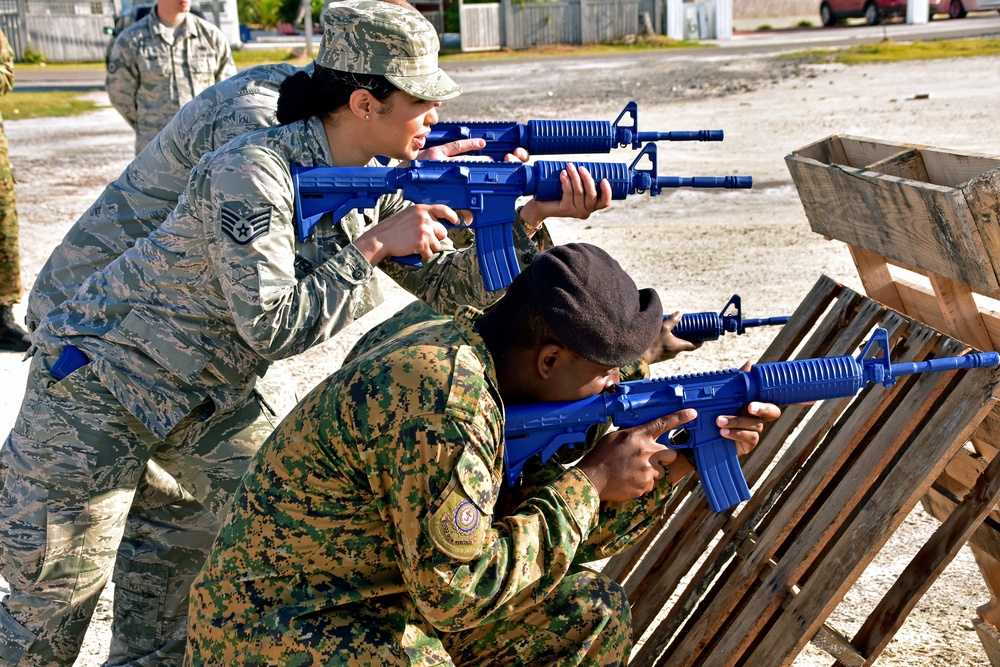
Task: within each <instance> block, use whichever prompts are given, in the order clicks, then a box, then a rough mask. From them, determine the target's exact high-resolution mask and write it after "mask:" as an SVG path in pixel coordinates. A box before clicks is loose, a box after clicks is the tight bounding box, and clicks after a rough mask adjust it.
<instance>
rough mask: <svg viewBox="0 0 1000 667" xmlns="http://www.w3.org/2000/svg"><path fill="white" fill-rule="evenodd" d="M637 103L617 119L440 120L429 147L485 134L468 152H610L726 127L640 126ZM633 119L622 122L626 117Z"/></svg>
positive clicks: (716, 137) (715, 133) (708, 134)
mask: <svg viewBox="0 0 1000 667" xmlns="http://www.w3.org/2000/svg"><path fill="white" fill-rule="evenodd" d="M638 115H639V105H638V104H636V102H635V101H632V102H629V103H628V104H626V105H625V108H624V109H622V112H621V113H620V114H618V118H616V119H615V121H614V122H608V121H606V120H529V121H528V122H527V123H524V124H521V123H517V122H514V121H495V120H494V121H455V122H439V123H437V124H435V125H433V126H432V127H431V133H430V135H428V137H427V142H426V144H425V148H431V147H433V146H440V145H442V144H447V143H450V142H452V141H458V140H460V139H483V140H485V141H486V147H485V148H482V149H479V150H476V151H469V152H468V153H465V154H466V155H487V156H489V157H491V158H493V159H494V160H503V159H504V157H506V156H507V154H508V153H513V152H514V150H515V149H517V148H523V149H525V150H527V151H528V153H529V154H531V155H578V154H581V153H610V152H611V151H612V150H614V149H615V148H625V147H628V146H631V147H632V148H633V149H638V148H640V147H641V146H642V145H643V144H647V143H649V142H652V141H722V140H723V138H724V133H723V131H722V130H674V131H671V132H640V131H639V117H638ZM626 116H627V117H628V119H630V122H629V123H625V122H623V121H624V120H625V118H626Z"/></svg>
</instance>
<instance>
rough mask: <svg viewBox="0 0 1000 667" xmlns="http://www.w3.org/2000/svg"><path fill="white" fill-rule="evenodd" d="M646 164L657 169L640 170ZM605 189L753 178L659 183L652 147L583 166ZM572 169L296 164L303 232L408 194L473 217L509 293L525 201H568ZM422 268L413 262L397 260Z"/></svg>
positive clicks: (486, 269) (490, 276)
mask: <svg viewBox="0 0 1000 667" xmlns="http://www.w3.org/2000/svg"><path fill="white" fill-rule="evenodd" d="M643 157H648V158H649V159H650V161H651V166H650V168H649V169H639V168H638V167H637V164H638V163H639V161H640V160H641V159H642V158H643ZM574 164H576V166H577V167H583V168H586V169H587V170H588V171H589V172H590V173H591V174H592V175H593V177H594V180H595V181H596V182H597V183H600V182H601V181H602V180H607V181H608V182H609V183H610V184H611V197H612V199H625V198H627V197H628V196H629V195H632V194H641V193H643V192H647V191H648V192H649V194H650V195H651V196H655V195H658V194H660V192H661V191H662V190H663V188H681V187H689V188H730V189H732V188H750V187H752V185H753V179H752V178H751V177H750V176H720V177H716V176H659V175H657V170H656V144H646V145H645V146H644V147H643V149H642V150H641V151H640V152H639V154H638V156H637V157H636V158H635V160H634V161H633V162H632V163H631V164H624V163H618V162H579V163H574ZM566 165H567V163H566V162H560V161H544V160H543V161H540V162H536V163H535V164H534V165H527V164H522V163H520V162H463V161H460V160H414V161H412V162H411V163H410V165H409V166H407V167H301V166H298V165H292V182H293V184H294V187H295V215H296V232H297V235H298V238H299V241H305V240H306V239H307V238H308V237H309V235H310V234H311V233H312V229H313V227H315V226H316V224H317V223H318V222H319V220H320V219H321V218H322V217H323V216H324V215H326V214H327V213H330V214H332V215H333V221H334V222H337V221H339V220H340V219H341V218H342V217H344V216H345V215H346V214H347V213H349V212H350V211H351V210H353V209H358V210H361V209H365V208H371V207H373V206H374V205H375V203H376V202H377V201H378V198H379V197H381V196H383V195H387V194H392V193H395V192H397V191H402V194H403V198H404V199H406V200H408V201H411V202H413V203H415V204H446V205H448V206H450V207H451V208H452V209H454V210H468V211H471V212H472V224H471V227H473V228H474V229H475V230H476V256H477V257H478V259H479V270H480V272H481V273H482V276H483V284H484V285H485V286H486V289H488V290H491V291H493V290H498V289H502V288H504V287H507V285H509V284H510V283H511V281H512V280H513V279H514V277H515V276H517V274H518V273H520V271H521V269H520V265H519V264H518V261H517V255H516V253H515V252H514V219H515V205H516V203H517V199H518V197H524V196H534V197H535V199H538V200H540V201H551V200H558V199H560V198H561V197H562V184H561V183H560V181H559V172H561V171H562V170H563V169H565V168H566ZM394 259H397V260H398V261H403V262H404V263H407V264H413V265H415V266H419V265H420V262H419V258H418V257H417V256H416V255H410V256H408V257H405V258H399V257H397V258H394Z"/></svg>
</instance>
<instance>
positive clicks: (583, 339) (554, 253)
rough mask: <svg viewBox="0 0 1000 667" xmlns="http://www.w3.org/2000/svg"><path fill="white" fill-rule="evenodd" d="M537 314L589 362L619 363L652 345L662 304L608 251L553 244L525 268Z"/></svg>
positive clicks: (651, 291)
mask: <svg viewBox="0 0 1000 667" xmlns="http://www.w3.org/2000/svg"><path fill="white" fill-rule="evenodd" d="M525 273H527V274H528V275H527V276H525V277H524V281H525V282H526V283H528V285H530V287H529V289H530V290H531V292H532V295H533V296H534V298H535V300H536V303H537V304H538V306H539V309H540V310H541V312H542V316H543V317H544V318H545V321H546V323H547V324H548V325H549V327H550V328H551V329H552V333H554V334H555V335H556V336H558V337H559V340H561V341H562V342H563V343H565V344H566V345H567V346H568V347H569V348H570V349H571V350H573V351H574V352H576V353H577V354H579V355H580V356H581V357H583V358H585V359H588V360H590V361H592V362H594V363H595V364H601V365H604V366H609V367H611V366H624V365H626V364H630V363H632V362H633V361H635V360H636V359H638V358H639V355H641V354H642V353H643V352H645V351H646V349H647V348H648V347H649V346H650V345H652V344H653V341H654V340H656V337H657V335H659V333H660V327H661V325H662V323H663V307H662V306H661V305H660V298H659V296H657V294H656V291H655V290H652V289H642V290H640V289H638V288H637V287H636V286H635V282H633V281H632V278H630V277H629V275H628V274H627V273H625V271H624V270H623V269H622V267H621V266H620V265H619V264H618V262H617V261H615V259H614V258H613V257H611V255H609V254H608V253H606V252H605V251H603V250H601V249H600V248H598V247H597V246H594V245H590V244H588V243H567V244H565V245H557V246H555V247H554V248H552V249H551V250H548V251H546V252H544V253H542V254H541V255H539V256H538V258H537V259H535V261H533V262H532V263H531V264H529V265H528V267H527V268H526V269H525Z"/></svg>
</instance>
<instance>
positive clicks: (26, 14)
mask: <svg viewBox="0 0 1000 667" xmlns="http://www.w3.org/2000/svg"><path fill="white" fill-rule="evenodd" d="M113 25H114V7H113V5H112V3H111V2H110V0H94V1H92V2H66V1H59V2H55V1H49V0H0V28H2V29H3V31H4V34H5V35H6V36H7V39H8V40H9V41H10V43H11V46H12V47H14V58H15V59H16V60H23V59H24V54H25V52H26V51H27V50H28V49H31V50H32V51H37V52H40V53H43V54H45V59H46V60H47V61H48V62H53V63H58V62H91V61H93V62H98V61H100V62H103V60H104V55H105V53H106V51H107V48H108V40H109V39H110V37H109V36H108V35H107V34H106V33H105V28H111V27H112V26H113Z"/></svg>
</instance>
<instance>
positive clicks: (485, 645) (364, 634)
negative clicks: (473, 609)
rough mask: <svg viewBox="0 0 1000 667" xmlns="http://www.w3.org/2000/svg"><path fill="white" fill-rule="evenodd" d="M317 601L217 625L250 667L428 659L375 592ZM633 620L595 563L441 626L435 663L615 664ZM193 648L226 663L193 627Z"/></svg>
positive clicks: (348, 666) (209, 660)
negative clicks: (548, 587) (536, 595)
mask: <svg viewBox="0 0 1000 667" xmlns="http://www.w3.org/2000/svg"><path fill="white" fill-rule="evenodd" d="M224 602H225V601H217V603H218V604H224ZM320 602H321V601H320ZM321 606H322V605H321V604H319V603H317V604H310V605H302V606H301V607H285V608H279V609H275V610H273V611H272V612H271V613H269V614H267V616H266V618H265V619H264V620H262V622H260V623H259V624H257V625H255V626H251V627H247V626H241V627H239V628H236V627H233V628H225V621H222V625H223V628H224V629H222V630H220V631H222V632H226V633H227V634H228V637H229V638H230V640H231V641H235V642H237V644H238V645H237V651H238V654H239V655H241V656H242V660H241V663H240V664H242V665H243V666H244V667H274V666H278V665H328V666H331V665H338V666H343V667H409V666H411V665H418V664H419V665H427V664H429V663H428V662H427V655H426V654H421V652H420V651H414V652H413V654H411V653H410V652H408V651H407V649H404V648H401V647H402V646H404V645H409V644H413V643H414V642H415V641H417V640H416V639H415V637H416V635H417V634H419V631H418V632H416V633H415V632H413V630H414V628H413V626H412V625H407V622H406V619H404V618H400V617H393V616H392V615H389V616H388V617H387V616H386V614H385V613H381V612H382V610H380V609H379V604H378V601H377V598H376V599H375V600H365V601H361V602H358V603H356V604H353V605H347V606H338V607H335V608H333V609H326V610H323V609H321V608H320V609H317V607H321ZM192 613H193V614H194V616H193V617H192V621H193V622H203V623H205V624H212V623H213V622H214V621H213V620H212V619H206V620H204V621H200V620H199V619H198V613H199V610H198V608H197V606H195V607H193V608H192ZM631 619H632V616H631V611H630V609H629V604H628V598H627V596H626V595H625V591H623V590H622V588H621V587H620V586H619V585H618V584H616V583H615V582H613V581H611V580H610V579H609V578H607V577H606V576H604V575H602V574H600V573H598V572H594V571H593V570H589V569H586V568H582V567H580V568H575V569H574V570H573V571H571V572H570V573H569V574H568V575H567V576H566V577H564V578H563V580H562V581H561V582H560V583H559V584H558V585H557V586H556V587H555V589H554V590H553V591H552V592H551V593H549V594H548V595H546V596H545V597H544V598H543V599H541V600H539V601H538V603H537V604H535V605H534V606H533V607H530V608H529V609H527V610H526V611H524V612H521V613H518V614H514V615H511V616H508V617H507V618H505V619H503V620H501V621H496V622H493V623H485V624H483V625H480V626H477V627H474V628H471V629H469V630H461V631H459V632H437V637H438V639H439V640H440V642H441V644H442V646H443V648H444V650H445V651H446V652H447V654H448V656H450V658H451V660H450V661H449V662H441V663H438V662H435V663H434V664H435V665H437V664H440V665H452V666H456V665H457V666H461V667H521V666H522V665H530V666H531V667H543V666H545V665H551V666H552V667H556V666H558V667H571V666H575V665H579V666H581V667H615V666H617V665H620V664H624V662H625V661H626V660H627V659H628V656H629V653H630V651H631V648H632V641H631V625H632V620H631ZM428 629H429V626H428ZM206 631H207V630H206ZM248 635H249V636H248ZM243 640H245V641H243ZM188 649H189V655H188V656H187V660H186V661H185V665H186V666H187V667H191V666H192V665H195V666H202V665H203V666H205V667H208V666H210V665H220V664H223V663H220V662H219V661H218V659H214V658H213V656H212V655H211V654H210V649H205V650H203V647H202V646H201V645H200V644H199V641H198V635H193V636H192V642H191V643H190V644H189V646H188ZM433 653H436V654H440V651H434V652H433Z"/></svg>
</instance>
